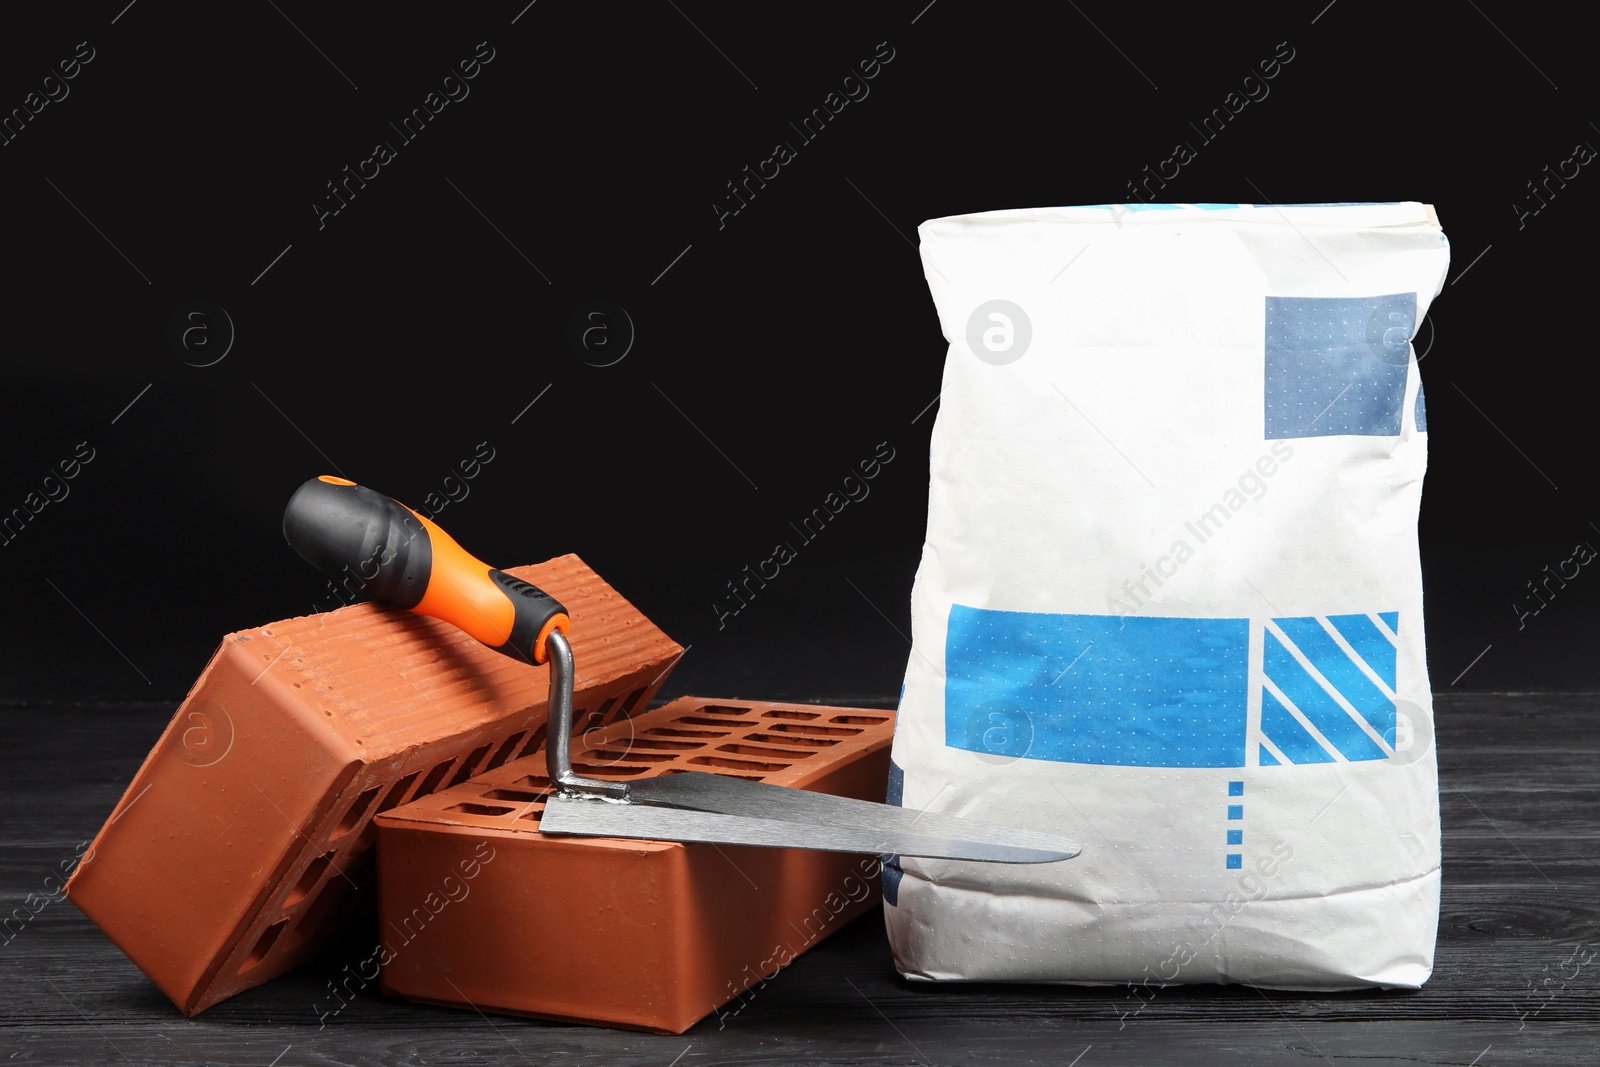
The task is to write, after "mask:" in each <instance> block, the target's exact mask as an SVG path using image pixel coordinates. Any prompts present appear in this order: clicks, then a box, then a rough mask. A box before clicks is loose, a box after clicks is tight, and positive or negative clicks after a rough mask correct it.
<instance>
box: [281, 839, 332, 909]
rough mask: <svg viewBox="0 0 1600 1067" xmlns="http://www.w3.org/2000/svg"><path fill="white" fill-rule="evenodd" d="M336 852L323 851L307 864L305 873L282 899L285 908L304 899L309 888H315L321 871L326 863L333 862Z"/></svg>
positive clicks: (325, 868) (325, 867) (309, 890)
mask: <svg viewBox="0 0 1600 1067" xmlns="http://www.w3.org/2000/svg"><path fill="white" fill-rule="evenodd" d="M338 854H339V850H338V849H333V850H331V851H328V852H324V853H323V854H322V855H320V856H318V857H317V858H316V859H314V860H312V861H311V862H310V863H309V864H307V865H306V870H305V873H304V874H302V875H301V876H300V880H299V881H298V882H296V883H295V884H294V888H293V889H291V890H289V896H288V898H287V899H286V900H284V902H283V906H284V907H286V908H292V907H294V906H295V905H296V904H298V903H300V902H301V901H302V900H304V899H305V898H306V896H307V895H308V894H310V892H311V890H313V889H315V888H316V885H317V881H318V880H319V879H320V878H321V877H322V874H323V872H324V871H326V870H327V869H328V865H329V864H331V863H332V862H333V857H335V856H337V855H338Z"/></svg>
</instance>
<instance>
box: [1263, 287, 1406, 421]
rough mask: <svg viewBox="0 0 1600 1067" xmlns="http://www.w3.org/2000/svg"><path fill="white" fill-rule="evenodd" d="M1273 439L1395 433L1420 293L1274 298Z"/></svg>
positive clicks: (1270, 309)
mask: <svg viewBox="0 0 1600 1067" xmlns="http://www.w3.org/2000/svg"><path fill="white" fill-rule="evenodd" d="M1266 320H1267V321H1266V379H1265V394H1266V395H1265V404H1264V407H1265V414H1266V437H1267V438H1268V439H1269V440H1277V439H1280V438H1286V437H1333V436H1338V435H1346V434H1349V435H1360V436H1365V437H1396V436H1398V435H1399V433H1400V414H1401V411H1402V410H1403V409H1404V407H1405V392H1406V373H1407V369H1408V367H1409V364H1410V361H1411V335H1412V333H1413V332H1414V331H1415V330H1416V321H1417V294H1416V293H1393V294H1390V295H1387V296H1359V297H1315V296H1269V297H1267V307H1266Z"/></svg>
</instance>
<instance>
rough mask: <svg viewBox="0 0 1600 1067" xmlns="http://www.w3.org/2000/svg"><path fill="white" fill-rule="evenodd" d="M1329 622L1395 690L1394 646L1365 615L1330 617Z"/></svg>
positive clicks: (1374, 671) (1385, 682) (1374, 672)
mask: <svg viewBox="0 0 1600 1067" xmlns="http://www.w3.org/2000/svg"><path fill="white" fill-rule="evenodd" d="M1397 618H1398V616H1397ZM1328 621H1329V622H1331V623H1332V624H1333V628H1334V629H1335V630H1338V631H1339V636H1341V637H1343V638H1344V639H1345V640H1346V641H1348V642H1350V647H1351V648H1353V649H1355V650H1356V654H1357V655H1358V656H1360V657H1361V658H1362V659H1364V660H1366V662H1367V666H1369V667H1371V668H1372V673H1373V674H1376V675H1377V676H1378V677H1379V678H1382V679H1383V684H1384V685H1386V686H1388V687H1389V689H1390V690H1391V691H1393V689H1394V658H1395V654H1394V644H1393V643H1392V642H1391V641H1390V640H1389V639H1388V638H1387V637H1385V636H1384V634H1383V631H1382V630H1380V629H1378V628H1377V627H1376V626H1375V625H1373V622H1372V620H1371V619H1369V618H1367V617H1366V616H1365V615H1329V616H1328Z"/></svg>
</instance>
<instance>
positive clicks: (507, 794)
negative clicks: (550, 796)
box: [483, 789, 546, 804]
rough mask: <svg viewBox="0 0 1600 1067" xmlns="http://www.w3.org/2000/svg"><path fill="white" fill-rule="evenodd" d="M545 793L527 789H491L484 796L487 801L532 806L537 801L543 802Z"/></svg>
mask: <svg viewBox="0 0 1600 1067" xmlns="http://www.w3.org/2000/svg"><path fill="white" fill-rule="evenodd" d="M545 795H546V794H545V793H543V792H540V793H535V792H532V791H530V790H526V789H491V790H489V791H488V792H487V793H485V794H483V799H485V800H515V801H517V802H519V803H522V804H531V803H533V802H534V801H536V800H543V799H544V798H545Z"/></svg>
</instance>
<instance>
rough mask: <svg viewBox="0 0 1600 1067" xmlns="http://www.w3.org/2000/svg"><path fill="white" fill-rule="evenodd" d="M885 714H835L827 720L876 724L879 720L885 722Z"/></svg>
mask: <svg viewBox="0 0 1600 1067" xmlns="http://www.w3.org/2000/svg"><path fill="white" fill-rule="evenodd" d="M888 719H889V716H887V715H835V716H834V717H833V718H831V719H829V720H828V721H829V722H851V723H859V724H860V725H862V726H876V725H878V724H879V723H880V722H887V721H888Z"/></svg>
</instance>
